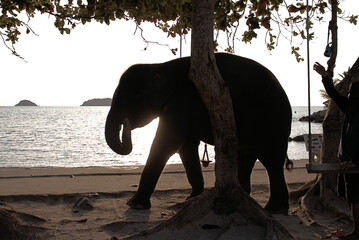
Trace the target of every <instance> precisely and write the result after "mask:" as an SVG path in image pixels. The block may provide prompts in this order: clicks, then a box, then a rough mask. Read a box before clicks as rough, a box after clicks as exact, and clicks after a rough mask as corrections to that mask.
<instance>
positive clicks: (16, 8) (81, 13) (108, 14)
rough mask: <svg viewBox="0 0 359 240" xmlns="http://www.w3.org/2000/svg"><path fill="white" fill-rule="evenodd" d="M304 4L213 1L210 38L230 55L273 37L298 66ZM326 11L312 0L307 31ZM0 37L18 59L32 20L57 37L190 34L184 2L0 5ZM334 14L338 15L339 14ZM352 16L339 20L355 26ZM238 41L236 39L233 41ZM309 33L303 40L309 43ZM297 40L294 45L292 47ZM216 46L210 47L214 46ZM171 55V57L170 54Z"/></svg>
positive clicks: (8, 0)
mask: <svg viewBox="0 0 359 240" xmlns="http://www.w3.org/2000/svg"><path fill="white" fill-rule="evenodd" d="M305 2H306V0H237V1H234V0H217V1H216V5H215V13H214V14H215V24H214V30H215V33H216V36H218V33H219V32H225V33H226V36H227V40H228V41H227V43H228V47H227V48H226V49H225V50H226V51H229V52H232V51H233V49H234V44H235V42H236V41H238V40H239V41H243V42H246V43H247V42H251V41H252V39H253V38H256V37H257V32H258V31H259V30H260V29H262V30H264V31H265V32H266V41H265V43H266V46H267V48H268V49H269V50H272V49H274V48H275V47H276V45H277V43H278V39H279V37H281V36H282V37H285V38H286V39H288V40H289V41H290V43H291V45H292V54H294V55H295V56H296V58H297V60H298V61H300V60H303V59H302V58H301V57H300V55H299V53H298V50H299V47H298V46H300V44H301V43H300V41H303V40H304V39H306V37H307V36H306V33H305V28H306V14H305V13H306V6H305ZM329 7H330V4H329V3H328V0H312V1H311V5H310V6H309V8H308V10H309V16H310V21H309V26H310V28H311V27H312V26H313V21H322V20H323V15H324V13H326V12H327V11H328V10H330V9H329ZM0 10H1V12H0V36H1V38H2V40H3V42H4V44H5V45H6V47H8V48H9V49H10V50H11V51H12V53H13V54H15V55H17V56H19V55H18V54H17V53H16V51H15V47H14V44H16V43H17V42H18V41H19V37H20V35H21V34H22V33H24V32H26V33H27V34H29V33H35V32H34V31H33V29H32V28H31V26H30V22H31V21H30V20H31V19H32V18H33V17H34V16H35V14H38V13H40V14H48V15H50V16H52V18H51V19H53V21H54V25H55V27H56V28H57V29H58V30H59V31H60V33H61V34H64V33H66V34H70V33H71V31H72V30H74V29H75V28H76V26H78V25H79V24H86V23H89V22H91V21H98V22H100V23H106V24H110V23H111V21H115V20H117V19H125V20H131V21H134V22H135V23H136V25H137V26H140V24H141V23H143V22H151V23H153V24H154V25H155V26H156V27H157V28H159V29H161V30H162V31H163V32H165V33H167V36H168V37H169V36H171V37H176V36H177V35H181V36H182V35H186V34H188V32H189V30H190V29H191V19H192V2H191V1H190V0H76V1H74V0H65V1H63V0H1V1H0ZM339 13H340V14H341V13H342V10H341V9H340V8H339ZM357 17H358V16H354V15H346V16H343V18H345V19H346V20H347V21H349V22H351V23H353V24H356V23H357ZM239 35H240V36H239ZM313 37H314V33H311V34H310V35H309V38H310V39H312V38H313ZM295 39H299V43H298V41H294V40H295ZM295 42H296V43H295ZM215 44H216V43H215ZM173 52H174V53H175V51H173Z"/></svg>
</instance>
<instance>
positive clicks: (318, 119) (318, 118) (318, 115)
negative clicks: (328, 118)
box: [299, 109, 327, 123]
mask: <svg viewBox="0 0 359 240" xmlns="http://www.w3.org/2000/svg"><path fill="white" fill-rule="evenodd" d="M326 113H327V110H326V109H324V110H321V111H318V112H314V113H313V114H312V115H310V121H311V122H314V123H322V122H323V120H324V117H325V114H326ZM308 118H309V117H308V116H304V117H301V118H299V121H300V122H307V121H308Z"/></svg>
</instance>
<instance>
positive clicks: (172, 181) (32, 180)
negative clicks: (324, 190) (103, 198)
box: [0, 160, 315, 196]
mask: <svg viewBox="0 0 359 240" xmlns="http://www.w3.org/2000/svg"><path fill="white" fill-rule="evenodd" d="M306 163H307V161H306V160H296V161H295V162H294V169H293V171H292V172H289V171H287V170H284V173H285V176H286V180H287V184H290V183H298V180H300V181H299V182H303V183H305V182H308V181H310V180H312V179H313V178H314V177H315V174H308V173H307V171H306V168H305V164H306ZM143 167H144V166H143V165H141V166H119V167H79V168H52V167H51V168H0V189H2V191H1V192H0V196H6V195H28V194H30V195H33V194H35V195H36V194H64V193H66V194H70V193H88V192H121V191H136V190H137V185H138V183H139V180H140V175H141V172H142V169H143ZM202 171H203V176H204V182H205V188H212V187H213V186H214V182H215V176H214V164H210V165H209V166H208V167H207V168H205V167H202ZM255 184H268V179H267V174H266V171H265V169H264V167H263V165H262V164H261V163H260V162H256V164H255V167H254V169H253V172H252V185H255ZM190 188H191V187H190V185H189V183H188V181H187V178H186V175H185V171H184V167H183V165H182V164H168V165H166V167H165V169H164V171H163V172H162V174H161V177H160V179H159V181H158V183H157V186H156V190H171V189H190Z"/></svg>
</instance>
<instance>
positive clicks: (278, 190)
mask: <svg viewBox="0 0 359 240" xmlns="http://www.w3.org/2000/svg"><path fill="white" fill-rule="evenodd" d="M285 157H286V153H285V152H284V153H280V154H278V153H277V154H276V153H272V154H269V155H268V156H266V157H263V158H261V159H260V161H261V162H262V164H263V165H264V167H265V168H266V169H267V172H268V177H269V188H270V196H269V200H268V203H267V205H266V206H265V209H266V210H268V211H269V212H270V213H287V212H288V210H289V193H288V188H287V184H286V181H285V177H284V169H283V166H284V161H285Z"/></svg>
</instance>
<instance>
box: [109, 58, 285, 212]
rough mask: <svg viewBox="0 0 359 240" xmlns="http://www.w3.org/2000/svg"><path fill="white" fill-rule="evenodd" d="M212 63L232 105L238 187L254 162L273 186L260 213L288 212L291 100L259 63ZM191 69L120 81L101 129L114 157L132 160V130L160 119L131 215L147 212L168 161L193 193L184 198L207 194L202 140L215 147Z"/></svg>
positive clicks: (138, 70) (136, 73)
mask: <svg viewBox="0 0 359 240" xmlns="http://www.w3.org/2000/svg"><path fill="white" fill-rule="evenodd" d="M215 59H216V64H217V66H218V68H219V71H220V73H221V75H222V78H223V79H224V81H225V82H226V84H227V85H228V87H229V90H230V95H231V98H232V102H233V109H234V115H235V121H236V127H237V129H236V131H237V136H238V142H239V145H238V159H237V166H238V180H239V184H240V185H241V186H242V188H243V189H244V190H245V191H246V192H247V193H250V191H251V184H250V177H251V173H252V169H253V167H254V164H255V162H256V161H257V160H259V161H260V162H261V163H262V164H263V166H264V167H265V168H266V170H267V173H268V177H269V185H270V197H269V200H268V202H267V204H266V206H265V209H267V210H268V211H270V212H271V213H280V212H287V211H288V208H289V203H288V195H289V194H288V189H287V185H286V181H285V177H284V168H283V166H284V163H285V162H286V156H287V155H286V154H287V147H288V137H289V135H290V131H291V120H292V110H291V106H290V103H289V100H288V97H287V95H286V93H285V91H284V90H283V88H282V86H281V85H280V83H279V82H278V80H277V79H276V77H275V76H274V75H273V74H272V72H270V71H269V70H268V69H267V68H265V67H264V66H262V65H261V64H259V63H258V62H256V61H254V60H251V59H248V58H244V57H241V56H237V55H234V54H229V53H216V54H215ZM189 67H190V58H189V57H183V58H179V59H175V60H171V61H168V62H164V63H159V64H136V65H133V66H131V67H130V68H128V69H127V70H126V71H125V72H124V73H123V74H122V76H121V78H120V81H119V84H118V87H117V88H116V90H115V92H114V95H113V98H112V104H111V107H110V110H109V113H108V115H107V119H106V125H105V138H106V141H107V144H108V146H109V147H110V148H111V149H112V150H113V151H114V152H116V153H118V154H122V155H127V154H129V153H130V152H131V150H132V141H131V130H132V129H135V128H139V127H143V126H145V125H147V124H148V123H150V122H151V121H152V120H153V119H155V118H157V117H158V118H159V124H158V128H157V131H156V135H155V137H154V140H153V142H152V145H151V149H150V153H149V155H148V158H147V162H146V164H145V166H144V169H143V171H142V174H141V178H140V183H139V186H138V189H137V192H136V193H135V195H134V196H133V197H132V198H131V199H130V200H129V201H128V203H127V205H129V206H130V207H131V208H135V209H149V208H150V207H151V202H150V197H151V194H152V193H153V192H154V190H155V187H156V184H157V181H158V179H159V177H160V175H161V172H162V170H163V169H164V167H165V165H166V162H167V160H168V159H169V158H170V157H171V156H172V155H173V154H175V153H178V154H179V156H180V158H181V161H182V163H183V165H184V169H185V171H186V175H187V179H188V181H189V184H190V185H191V188H192V192H191V194H190V196H189V198H191V197H194V196H197V195H199V194H201V193H202V192H203V191H204V180H203V175H202V169H201V165H200V160H199V154H198V146H199V143H200V141H203V142H205V143H208V144H211V145H213V144H214V140H213V134H212V129H211V123H210V118H209V114H208V112H207V110H206V107H205V106H204V103H203V101H202V99H201V97H200V95H199V93H198V91H197V89H196V88H195V86H194V84H193V83H192V82H191V80H190V79H189V78H188V75H189ZM122 127H123V129H122ZM121 129H122V135H121V134H120V133H121Z"/></svg>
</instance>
